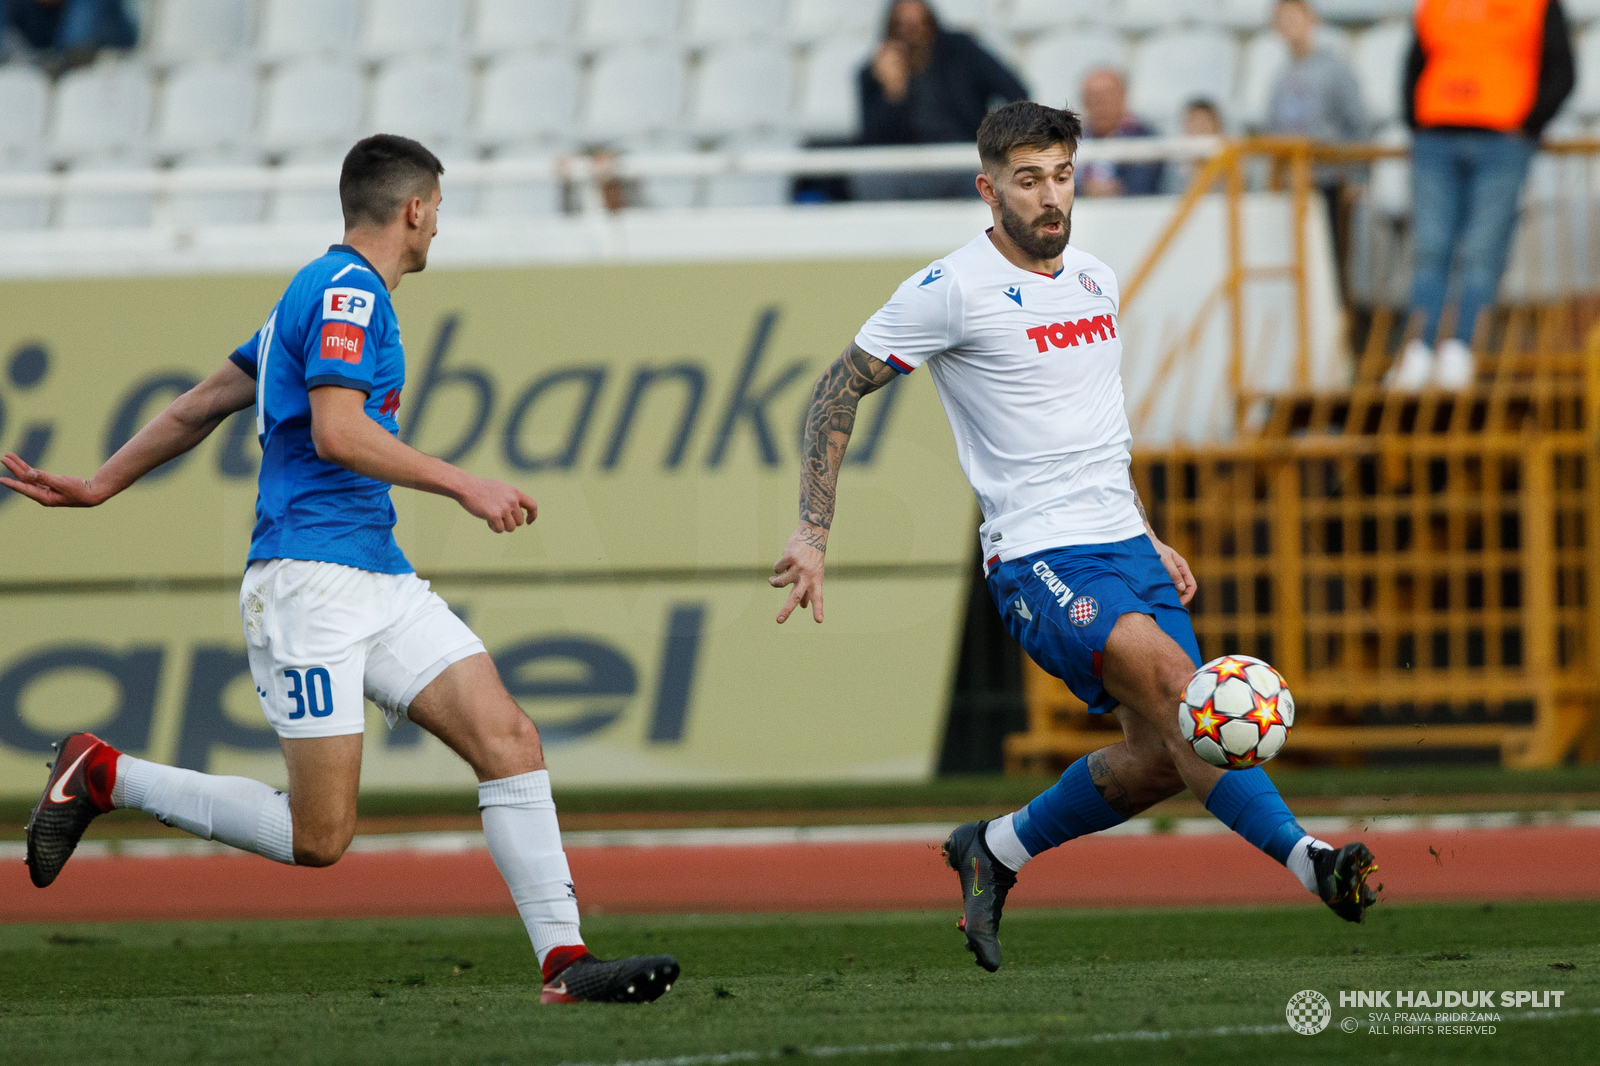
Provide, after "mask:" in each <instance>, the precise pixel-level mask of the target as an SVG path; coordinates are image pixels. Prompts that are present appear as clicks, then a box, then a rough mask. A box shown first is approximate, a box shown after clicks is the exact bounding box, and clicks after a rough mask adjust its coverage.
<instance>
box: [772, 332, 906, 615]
mask: <svg viewBox="0 0 1600 1066" xmlns="http://www.w3.org/2000/svg"><path fill="white" fill-rule="evenodd" d="M895 376H896V371H895V369H894V368H893V367H892V366H890V365H889V364H888V363H885V362H882V361H881V360H878V359H874V358H873V357H872V356H870V355H868V354H867V353H866V352H864V351H862V350H861V349H860V348H858V347H856V346H855V344H854V343H852V344H851V345H850V347H848V348H846V349H845V350H844V354H843V355H841V356H839V358H838V359H835V360H834V361H833V365H832V366H830V367H828V369H827V370H826V371H824V372H823V375H822V376H821V377H820V378H818V379H817V384H816V387H815V388H813V389H812V390H811V406H810V408H808V409H807V411H806V432H805V440H804V443H803V444H802V445H801V448H800V524H799V525H798V526H796V527H795V531H794V533H793V534H792V535H790V537H789V543H788V544H787V545H785V546H784V549H783V556H782V557H781V558H780V559H779V560H778V561H777V563H775V564H774V565H773V567H772V571H773V574H772V576H771V577H769V578H768V579H767V582H768V583H769V584H770V585H772V587H773V588H783V587H784V586H785V585H793V586H794V587H793V588H791V589H790V590H789V599H788V601H787V602H785V603H784V605H783V610H781V611H779V612H778V621H779V622H780V623H782V622H785V621H787V620H788V618H789V615H790V614H791V613H792V612H793V611H794V609H795V608H796V607H807V606H809V607H810V608H811V616H812V617H813V618H815V619H816V620H817V621H818V622H820V621H822V563H823V555H824V553H825V552H827V550H828V529H829V528H830V527H831V526H832V525H833V504H834V490H835V487H836V486H837V485H838V482H839V467H840V466H841V465H842V464H843V463H844V450H845V448H846V447H848V446H849V444H850V433H851V431H852V430H854V429H855V425H856V405H857V404H858V403H860V402H861V397H863V396H865V395H866V394H867V393H869V392H875V391H877V390H878V389H881V388H883V386H885V385H887V384H888V383H889V382H890V381H893V380H894V378H895Z"/></svg>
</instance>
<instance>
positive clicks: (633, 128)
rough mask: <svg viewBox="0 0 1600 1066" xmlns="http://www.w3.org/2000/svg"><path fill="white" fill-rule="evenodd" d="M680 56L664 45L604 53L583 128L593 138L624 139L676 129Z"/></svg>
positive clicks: (597, 66)
mask: <svg viewBox="0 0 1600 1066" xmlns="http://www.w3.org/2000/svg"><path fill="white" fill-rule="evenodd" d="M683 92H684V63H683V55H682V53H681V52H680V51H679V50H677V49H675V48H669V47H666V46H665V45H660V44H655V45H627V46H623V47H619V48H615V49H612V50H611V51H608V52H605V53H604V54H602V55H601V56H600V58H599V60H598V61H597V62H596V63H595V65H594V69H593V71H592V72H591V74H590V79H589V108H588V114H587V115H586V116H585V117H584V122H583V128H584V131H585V133H586V134H588V135H589V136H591V137H598V138H608V137H613V138H614V137H628V136H632V135H637V134H643V133H659V132H663V131H666V130H672V129H676V128H677V127H678V124H679V121H680V119H681V117H682V114H683Z"/></svg>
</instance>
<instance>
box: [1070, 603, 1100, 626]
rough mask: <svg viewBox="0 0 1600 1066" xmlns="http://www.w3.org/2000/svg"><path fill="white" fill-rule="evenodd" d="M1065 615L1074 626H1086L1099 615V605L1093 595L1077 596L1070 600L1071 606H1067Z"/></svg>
mask: <svg viewBox="0 0 1600 1066" xmlns="http://www.w3.org/2000/svg"><path fill="white" fill-rule="evenodd" d="M1067 617H1068V618H1069V619H1071V620H1072V624H1073V625H1075V626H1079V627H1082V626H1086V625H1088V624H1089V623H1090V622H1093V621H1094V620H1095V619H1096V618H1099V617H1100V605H1099V604H1098V603H1096V602H1095V599H1094V597H1093V596H1079V597H1078V598H1077V599H1075V600H1073V601H1072V606H1071V607H1068V608H1067Z"/></svg>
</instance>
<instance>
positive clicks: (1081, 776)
mask: <svg viewBox="0 0 1600 1066" xmlns="http://www.w3.org/2000/svg"><path fill="white" fill-rule="evenodd" d="M1125 821H1127V819H1126V818H1124V817H1122V815H1120V814H1118V813H1117V812H1116V811H1114V810H1112V809H1111V807H1110V805H1109V804H1107V803H1106V801H1105V799H1104V797H1102V796H1101V795H1100V790H1099V789H1097V788H1095V787H1094V781H1093V779H1092V778H1090V776H1089V759H1088V757H1087V756H1085V757H1084V758H1082V759H1079V760H1078V761H1077V762H1075V763H1073V764H1072V765H1071V766H1069V767H1067V772H1066V773H1064V774H1062V775H1061V780H1059V781H1057V782H1056V783H1055V784H1053V785H1051V786H1050V787H1049V788H1048V789H1046V790H1045V791H1043V792H1041V793H1039V795H1037V796H1035V797H1034V798H1033V801H1032V802H1031V803H1029V804H1028V805H1027V806H1026V807H1024V808H1022V810H1020V811H1017V812H1016V813H1015V814H1013V815H1012V816H1011V826H1012V828H1013V829H1015V830H1016V832H1017V839H1018V840H1020V841H1022V846H1023V847H1025V848H1027V849H1028V854H1029V855H1037V854H1039V853H1040V852H1041V851H1046V850H1048V849H1050V848H1053V847H1055V846H1056V845H1058V844H1065V843H1066V842H1067V841H1069V840H1071V839H1072V838H1073V837H1081V836H1085V835H1087V834H1089V833H1098V832H1099V831H1100V830H1102V829H1110V828H1111V827H1112V826H1114V825H1121V824H1122V823H1123V822H1125Z"/></svg>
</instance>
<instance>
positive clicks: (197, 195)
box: [166, 148, 267, 226]
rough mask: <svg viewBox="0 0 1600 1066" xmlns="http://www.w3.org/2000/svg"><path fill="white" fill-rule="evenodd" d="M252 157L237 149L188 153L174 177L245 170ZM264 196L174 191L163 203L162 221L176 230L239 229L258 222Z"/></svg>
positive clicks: (243, 191) (248, 192)
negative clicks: (230, 227) (191, 227)
mask: <svg viewBox="0 0 1600 1066" xmlns="http://www.w3.org/2000/svg"><path fill="white" fill-rule="evenodd" d="M251 162H252V154H251V153H249V152H246V151H242V150H237V149H226V148H224V149H211V150H205V151H199V152H192V153H190V154H189V155H187V156H185V157H184V159H183V161H182V162H181V163H179V164H178V165H177V166H176V167H174V168H173V170H174V173H175V174H179V175H181V174H183V173H185V172H199V171H204V170H209V169H232V168H238V167H241V166H248V165H249V164H250V163H251ZM266 202H267V195H266V193H265V192H261V191H259V190H250V189H241V190H231V189H230V190H220V189H208V190H205V191H192V192H190V191H176V192H174V193H172V195H171V196H170V197H168V199H167V203H166V220H167V221H168V222H170V223H172V224H173V225H176V226H242V225H249V224H251V223H254V222H259V221H261V218H262V216H263V214H264V213H265V210H266Z"/></svg>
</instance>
